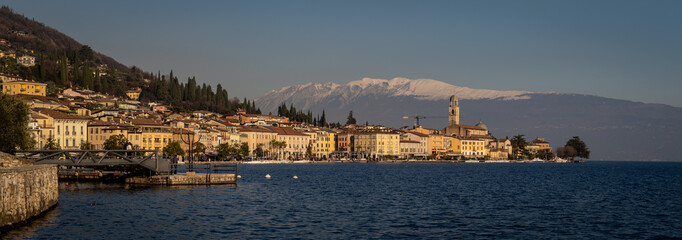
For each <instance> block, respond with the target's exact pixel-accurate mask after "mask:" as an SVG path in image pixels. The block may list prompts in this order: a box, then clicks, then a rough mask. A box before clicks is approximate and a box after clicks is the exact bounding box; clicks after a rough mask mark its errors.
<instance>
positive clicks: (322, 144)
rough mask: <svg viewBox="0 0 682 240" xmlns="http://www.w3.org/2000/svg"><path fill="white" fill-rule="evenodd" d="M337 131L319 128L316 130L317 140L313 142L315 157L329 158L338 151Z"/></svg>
mask: <svg viewBox="0 0 682 240" xmlns="http://www.w3.org/2000/svg"><path fill="white" fill-rule="evenodd" d="M335 139H336V133H335V132H334V131H332V130H331V129H326V128H323V129H319V130H316V131H315V141H314V144H313V149H314V150H313V152H314V153H315V157H317V158H319V159H322V158H329V157H330V155H331V154H332V153H333V152H334V151H336V140H335Z"/></svg>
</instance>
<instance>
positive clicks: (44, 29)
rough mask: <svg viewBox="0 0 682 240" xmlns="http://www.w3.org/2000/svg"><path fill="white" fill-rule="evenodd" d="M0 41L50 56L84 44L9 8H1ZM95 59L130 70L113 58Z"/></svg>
mask: <svg viewBox="0 0 682 240" xmlns="http://www.w3.org/2000/svg"><path fill="white" fill-rule="evenodd" d="M0 39H6V40H8V41H9V42H10V43H11V44H12V45H14V47H16V48H19V49H29V50H34V51H36V54H40V53H42V54H45V55H47V54H49V53H52V52H55V51H63V50H67V51H69V50H72V51H77V50H79V49H81V47H82V46H83V44H81V43H79V42H78V41H76V40H74V39H73V38H71V37H69V36H67V35H65V34H63V33H61V32H59V31H57V30H55V29H53V28H51V27H48V26H45V24H43V23H40V22H37V21H34V20H32V19H29V18H27V17H25V16H23V15H19V14H16V13H14V12H13V11H12V10H11V9H10V8H9V7H7V6H3V7H1V8H0ZM94 54H95V58H97V59H99V60H100V61H101V62H102V63H104V64H107V65H108V66H110V67H113V68H115V69H116V70H119V71H122V72H129V71H130V69H129V68H128V67H127V66H126V65H123V64H121V63H119V62H117V61H116V60H114V59H113V58H111V57H109V56H106V55H104V54H101V53H98V52H95V53H94Z"/></svg>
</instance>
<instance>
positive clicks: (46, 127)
mask: <svg viewBox="0 0 682 240" xmlns="http://www.w3.org/2000/svg"><path fill="white" fill-rule="evenodd" d="M30 116H31V117H30V121H31V123H33V126H32V127H29V129H31V132H32V133H35V132H34V131H35V130H36V128H37V134H36V135H34V136H33V138H34V140H35V141H36V146H35V148H36V149H42V148H43V146H45V143H47V140H48V139H49V138H54V134H53V132H52V131H53V130H54V119H53V118H51V117H50V116H47V115H44V114H38V113H33V112H31V115H30ZM35 125H37V126H35ZM55 141H56V140H55Z"/></svg>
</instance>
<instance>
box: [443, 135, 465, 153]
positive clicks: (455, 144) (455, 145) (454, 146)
mask: <svg viewBox="0 0 682 240" xmlns="http://www.w3.org/2000/svg"><path fill="white" fill-rule="evenodd" d="M447 138H448V140H450V146H449V148H448V153H452V154H456V155H458V154H462V141H460V140H459V138H456V137H447Z"/></svg>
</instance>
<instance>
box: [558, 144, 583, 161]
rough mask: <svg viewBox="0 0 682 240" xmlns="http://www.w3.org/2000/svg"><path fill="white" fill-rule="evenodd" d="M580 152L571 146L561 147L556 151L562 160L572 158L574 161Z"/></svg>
mask: <svg viewBox="0 0 682 240" xmlns="http://www.w3.org/2000/svg"><path fill="white" fill-rule="evenodd" d="M577 153H578V152H576V151H575V148H573V147H571V146H563V147H559V148H557V150H556V155H557V157H560V158H570V159H571V160H573V158H574V157H575V156H576V155H577Z"/></svg>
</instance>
